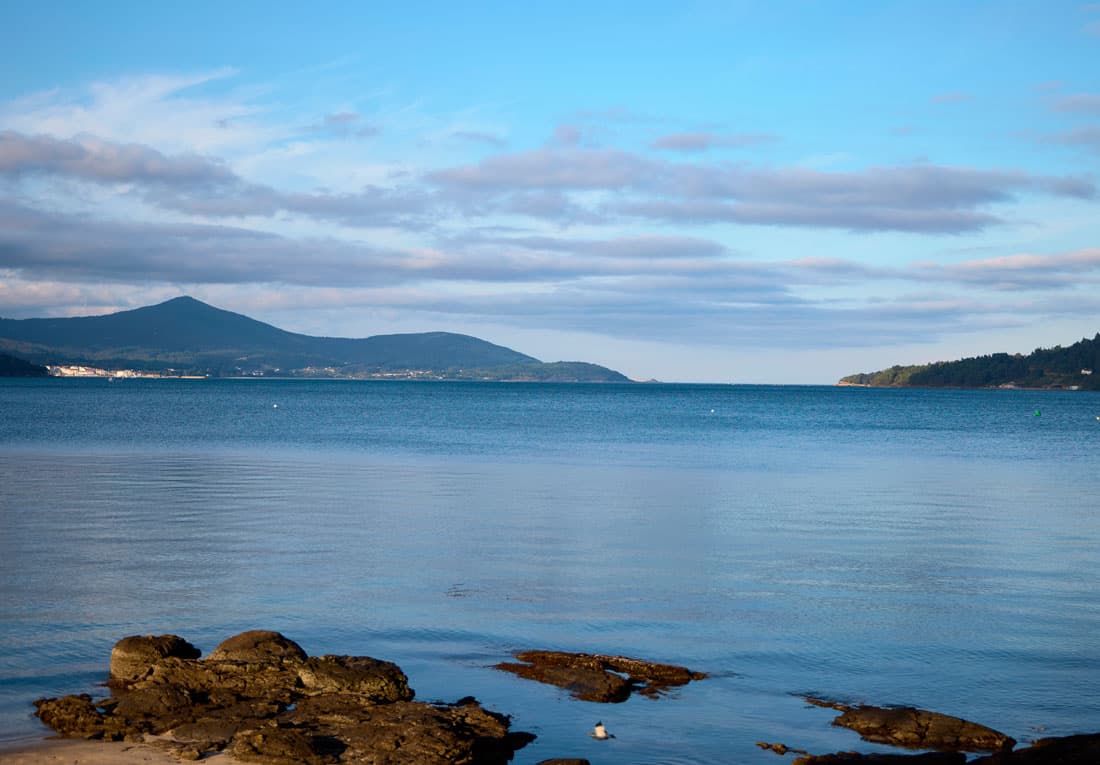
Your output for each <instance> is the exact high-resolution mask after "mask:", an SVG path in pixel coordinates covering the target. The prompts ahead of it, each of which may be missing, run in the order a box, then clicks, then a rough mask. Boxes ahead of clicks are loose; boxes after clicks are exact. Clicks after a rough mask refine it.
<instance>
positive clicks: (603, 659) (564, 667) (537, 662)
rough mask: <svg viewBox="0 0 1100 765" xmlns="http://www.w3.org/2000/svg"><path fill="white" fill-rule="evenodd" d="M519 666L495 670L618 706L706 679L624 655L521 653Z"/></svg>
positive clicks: (500, 666) (511, 664)
mask: <svg viewBox="0 0 1100 765" xmlns="http://www.w3.org/2000/svg"><path fill="white" fill-rule="evenodd" d="M516 658H517V659H518V660H519V661H520V662H522V663H519V664H517V663H514V662H503V663H501V664H497V665H496V668H497V669H500V670H504V671H505V672H511V673H512V674H515V675H519V676H520V677H523V678H526V679H528V680H536V681H538V682H542V683H548V684H550V685H556V686H558V687H559V688H565V689H566V690H568V691H569V692H570V693H571V694H572V695H573V696H574V697H575V698H578V699H581V700H583V701H596V702H601V703H618V702H621V701H626V700H627V698H629V697H630V694H631V693H642V694H646V695H649V696H654V697H655V696H658V695H660V694H662V693H664V692H665V691H667V690H668V689H669V688H671V687H673V686H680V685H686V684H687V683H689V682H691V681H692V680H701V679H703V678H704V677H706V675H705V674H703V673H702V672H693V671H691V670H690V669H687V668H686V667H679V666H676V665H674V664H658V663H655V662H649V661H642V660H640V659H631V658H627V657H625V656H605V655H602V654H588V653H567V652H564V651H523V652H522V653H518V654H516Z"/></svg>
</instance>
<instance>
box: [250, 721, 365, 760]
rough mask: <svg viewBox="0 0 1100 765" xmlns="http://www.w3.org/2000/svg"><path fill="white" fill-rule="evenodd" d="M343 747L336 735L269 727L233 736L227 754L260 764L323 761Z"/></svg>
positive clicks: (340, 750) (333, 756)
mask: <svg viewBox="0 0 1100 765" xmlns="http://www.w3.org/2000/svg"><path fill="white" fill-rule="evenodd" d="M345 748H346V747H345V746H344V744H343V743H342V742H341V741H339V740H338V739H335V738H332V737H330V736H321V735H317V734H315V733H313V732H311V731H309V730H299V729H297V728H284V727H270V728H264V729H263V730H258V731H249V732H248V733H246V734H243V735H238V736H236V737H235V738H234V740H233V748H232V749H231V750H230V754H232V755H233V756H234V757H236V758H237V759H238V760H242V761H244V762H262V763H264V765H299V763H300V764H301V765H326V763H335V762H339V755H340V753H341V752H343V751H344V750H345Z"/></svg>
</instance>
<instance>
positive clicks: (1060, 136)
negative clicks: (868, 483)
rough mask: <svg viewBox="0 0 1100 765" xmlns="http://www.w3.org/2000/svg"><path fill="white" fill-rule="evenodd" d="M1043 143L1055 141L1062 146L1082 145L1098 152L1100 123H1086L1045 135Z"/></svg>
mask: <svg viewBox="0 0 1100 765" xmlns="http://www.w3.org/2000/svg"><path fill="white" fill-rule="evenodd" d="M1043 141H1044V142H1045V143H1057V144H1062V145H1064V146H1082V147H1084V148H1086V149H1091V150H1092V151H1096V152H1100V125H1088V126H1086V127H1079V128H1074V129H1073V130H1067V131H1065V132H1063V133H1057V134H1055V135H1051V136H1047V137H1046V138H1044V139H1043Z"/></svg>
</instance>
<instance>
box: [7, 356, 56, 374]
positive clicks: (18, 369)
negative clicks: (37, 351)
mask: <svg viewBox="0 0 1100 765" xmlns="http://www.w3.org/2000/svg"><path fill="white" fill-rule="evenodd" d="M49 375H50V370H48V369H46V368H45V367H40V366H38V365H37V364H31V363H29V362H26V361H23V359H17V358H16V357H15V356H9V355H7V354H6V353H0V377H49Z"/></svg>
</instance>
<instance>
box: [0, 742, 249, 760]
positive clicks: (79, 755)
mask: <svg viewBox="0 0 1100 765" xmlns="http://www.w3.org/2000/svg"><path fill="white" fill-rule="evenodd" d="M180 762H181V761H180V760H179V759H177V758H176V757H173V756H172V755H171V754H169V753H168V752H165V751H164V750H162V749H159V748H157V747H156V746H154V745H151V744H134V743H129V742H121V741H120V742H106V741H85V740H83V739H80V740H77V739H46V740H44V741H42V742H40V743H33V744H28V745H26V746H24V747H22V748H15V749H11V750H3V749H0V763H3V765H180ZM202 762H203V765H234V764H235V763H236V762H237V761H236V760H234V759H233V758H231V757H230V756H229V755H226V754H219V755H215V756H213V757H204V758H203V760H202Z"/></svg>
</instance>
